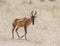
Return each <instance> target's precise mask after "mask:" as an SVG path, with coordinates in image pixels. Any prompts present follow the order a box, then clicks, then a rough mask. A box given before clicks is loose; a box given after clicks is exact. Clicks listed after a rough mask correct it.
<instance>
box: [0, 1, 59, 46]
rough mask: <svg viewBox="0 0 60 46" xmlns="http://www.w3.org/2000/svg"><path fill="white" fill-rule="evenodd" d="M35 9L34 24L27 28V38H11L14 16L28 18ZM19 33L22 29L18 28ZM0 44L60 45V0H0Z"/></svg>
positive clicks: (22, 45) (11, 45) (21, 32)
mask: <svg viewBox="0 0 60 46" xmlns="http://www.w3.org/2000/svg"><path fill="white" fill-rule="evenodd" d="M32 10H33V11H37V14H36V16H37V17H36V19H35V25H32V24H31V25H30V26H29V27H28V28H27V32H28V33H27V39H28V40H25V39H24V38H22V39H18V37H17V35H16V33H15V39H12V23H13V20H14V19H15V18H23V17H27V18H30V16H31V11H32ZM18 32H19V35H20V36H22V35H23V34H24V29H23V27H22V28H19V30H18ZM0 46H60V0H55V1H49V0H45V1H44V2H41V1H40V0H0Z"/></svg>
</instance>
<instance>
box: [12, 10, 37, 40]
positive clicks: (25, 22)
mask: <svg viewBox="0 0 60 46" xmlns="http://www.w3.org/2000/svg"><path fill="white" fill-rule="evenodd" d="M36 13H37V12H36V11H35V12H34V11H32V12H31V17H30V18H28V19H27V18H22V19H18V18H17V19H15V20H14V21H13V24H12V25H13V29H12V38H13V39H14V29H15V31H16V33H17V36H18V38H20V36H19V34H18V32H17V30H18V28H19V27H24V30H25V34H24V35H22V36H21V38H22V37H24V36H25V40H27V38H26V34H27V27H28V26H29V25H30V24H31V23H32V24H33V25H34V20H35V18H36V16H35V15H36Z"/></svg>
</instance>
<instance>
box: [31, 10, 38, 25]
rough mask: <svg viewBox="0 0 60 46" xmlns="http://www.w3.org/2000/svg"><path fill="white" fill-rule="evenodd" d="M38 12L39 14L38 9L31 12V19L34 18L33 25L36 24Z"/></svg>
mask: <svg viewBox="0 0 60 46" xmlns="http://www.w3.org/2000/svg"><path fill="white" fill-rule="evenodd" d="M36 14H37V12H36V11H32V12H31V19H32V24H33V25H34V22H35V18H36Z"/></svg>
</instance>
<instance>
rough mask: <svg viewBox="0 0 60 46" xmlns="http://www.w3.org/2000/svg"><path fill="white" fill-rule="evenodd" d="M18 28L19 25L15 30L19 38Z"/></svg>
mask: <svg viewBox="0 0 60 46" xmlns="http://www.w3.org/2000/svg"><path fill="white" fill-rule="evenodd" d="M18 28H19V27H17V28H16V30H15V31H16V34H17V36H18V38H19V39H20V36H19V33H18V31H17V30H18Z"/></svg>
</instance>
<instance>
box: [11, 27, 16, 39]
mask: <svg viewBox="0 0 60 46" xmlns="http://www.w3.org/2000/svg"><path fill="white" fill-rule="evenodd" d="M14 29H15V26H13V29H12V39H14Z"/></svg>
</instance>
